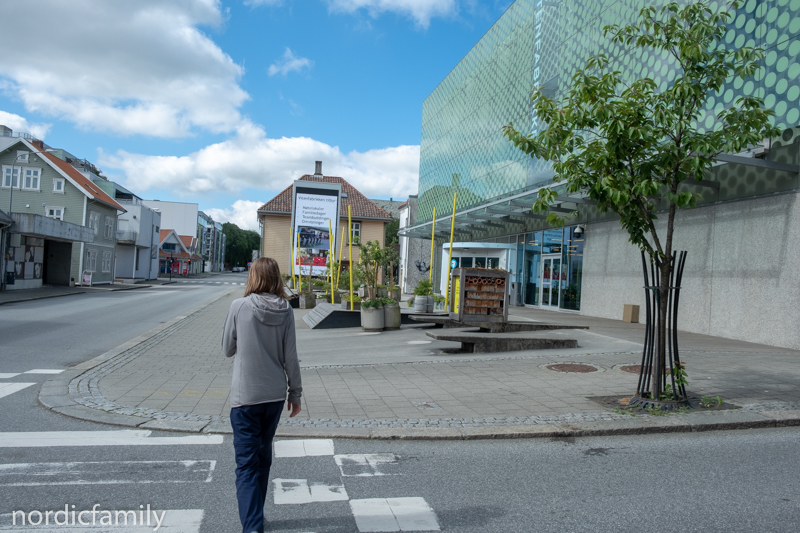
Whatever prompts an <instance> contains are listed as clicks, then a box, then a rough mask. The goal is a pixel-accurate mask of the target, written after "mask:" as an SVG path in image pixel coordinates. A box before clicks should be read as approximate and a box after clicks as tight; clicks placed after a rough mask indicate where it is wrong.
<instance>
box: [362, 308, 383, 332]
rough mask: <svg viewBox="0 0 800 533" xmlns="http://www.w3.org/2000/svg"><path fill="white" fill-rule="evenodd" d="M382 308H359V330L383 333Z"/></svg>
mask: <svg viewBox="0 0 800 533" xmlns="http://www.w3.org/2000/svg"><path fill="white" fill-rule="evenodd" d="M384 324H385V322H384V318H383V306H381V307H378V308H377V309H376V308H374V307H362V308H361V329H363V330H364V331H383V326H384Z"/></svg>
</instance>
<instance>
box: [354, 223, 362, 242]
mask: <svg viewBox="0 0 800 533" xmlns="http://www.w3.org/2000/svg"><path fill="white" fill-rule="evenodd" d="M352 229H353V242H360V241H361V222H353V228H352Z"/></svg>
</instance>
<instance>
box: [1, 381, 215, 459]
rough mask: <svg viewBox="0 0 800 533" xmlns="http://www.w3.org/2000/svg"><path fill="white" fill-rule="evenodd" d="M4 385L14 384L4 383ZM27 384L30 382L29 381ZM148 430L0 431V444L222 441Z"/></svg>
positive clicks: (5, 445) (160, 444) (76, 444)
mask: <svg viewBox="0 0 800 533" xmlns="http://www.w3.org/2000/svg"><path fill="white" fill-rule="evenodd" d="M7 385H18V384H17V383H8V384H7ZM28 385H34V383H29V384H28ZM151 433H152V431H150V430H139V429H134V430H130V429H121V430H113V431H39V432H16V433H11V432H9V433H0V448H44V447H61V446H168V445H176V444H184V445H188V444H191V445H194V444H222V435H190V436H186V437H150V434H151Z"/></svg>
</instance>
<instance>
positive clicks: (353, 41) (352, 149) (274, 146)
mask: <svg viewBox="0 0 800 533" xmlns="http://www.w3.org/2000/svg"><path fill="white" fill-rule="evenodd" d="M510 4H511V1H510V0H483V1H480V0H231V1H221V0H135V1H134V0H126V1H108V0H70V1H69V2H65V1H63V0H41V1H38V2H37V3H36V10H35V12H34V11H33V10H31V6H30V5H28V3H27V2H13V3H7V4H6V5H4V6H3V14H4V19H5V20H6V24H3V28H4V30H3V48H4V53H3V54H0V124H4V125H6V126H8V127H10V128H12V129H13V130H14V131H15V132H28V133H31V134H33V135H35V136H36V137H38V138H40V139H43V140H44V141H45V142H46V143H47V144H48V145H50V146H52V147H55V148H63V149H65V150H67V151H68V152H70V153H72V154H73V155H75V156H77V157H79V158H86V159H88V160H90V161H92V162H93V163H95V164H96V165H97V166H98V167H99V168H100V169H102V170H103V173H104V175H105V176H107V177H108V178H109V179H112V180H114V181H117V182H118V183H120V184H121V185H123V186H124V187H126V188H128V189H130V190H131V191H133V192H134V193H136V194H137V195H138V196H140V197H142V198H145V199H158V200H174V201H182V202H196V203H198V204H199V208H200V209H201V210H203V211H205V212H206V213H208V214H209V215H211V216H212V217H213V218H214V219H215V220H219V221H222V222H228V221H230V222H234V223H236V224H237V225H238V226H240V227H242V228H248V229H257V227H258V223H257V217H256V209H257V208H258V207H259V206H260V205H261V204H263V203H264V202H266V201H268V200H269V199H271V198H272V197H274V196H275V195H276V194H277V193H278V192H280V191H281V190H283V189H284V188H286V187H288V186H289V185H291V183H292V181H293V180H295V179H297V178H299V177H300V176H302V175H303V174H313V172H314V161H317V160H321V161H322V162H323V173H324V174H325V175H334V176H341V177H343V178H345V179H347V180H348V181H349V182H350V183H352V184H353V185H354V186H355V187H356V188H358V189H359V190H361V191H362V192H363V193H364V194H366V195H367V196H368V197H370V198H394V199H405V198H407V197H408V195H409V194H416V193H417V183H418V177H419V176H418V170H419V143H420V129H421V115H422V102H423V100H424V99H425V98H426V97H427V96H428V94H430V93H431V91H433V89H434V88H435V87H436V86H437V85H438V84H439V83H440V82H441V81H442V79H443V78H444V77H445V76H446V75H447V74H448V72H449V71H450V70H451V69H452V68H453V67H454V66H455V65H456V64H457V63H458V61H460V60H461V59H462V58H463V57H464V55H465V54H466V53H467V52H468V51H469V49H470V48H471V47H472V46H473V45H474V44H475V43H476V42H477V41H478V40H479V39H480V37H481V36H482V35H483V34H484V33H485V32H486V31H487V30H488V29H489V27H490V26H491V25H492V24H493V23H494V22H495V21H496V20H497V18H498V17H499V16H500V15H501V14H502V13H503V11H504V10H505V9H507V8H508V6H509V5H510Z"/></svg>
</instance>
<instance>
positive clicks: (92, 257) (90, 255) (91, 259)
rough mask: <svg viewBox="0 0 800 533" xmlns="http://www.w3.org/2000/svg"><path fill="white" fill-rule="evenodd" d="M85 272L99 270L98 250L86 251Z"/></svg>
mask: <svg viewBox="0 0 800 533" xmlns="http://www.w3.org/2000/svg"><path fill="white" fill-rule="evenodd" d="M83 269H84V270H88V271H89V272H95V271H96V270H97V250H86V264H85V265H83Z"/></svg>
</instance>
